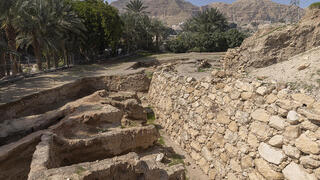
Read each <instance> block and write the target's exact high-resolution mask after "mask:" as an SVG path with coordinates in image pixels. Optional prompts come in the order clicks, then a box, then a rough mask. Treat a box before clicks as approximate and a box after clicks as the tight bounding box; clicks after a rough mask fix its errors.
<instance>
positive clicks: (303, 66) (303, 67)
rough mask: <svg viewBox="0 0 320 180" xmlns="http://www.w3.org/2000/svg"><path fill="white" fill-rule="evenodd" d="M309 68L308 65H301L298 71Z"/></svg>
mask: <svg viewBox="0 0 320 180" xmlns="http://www.w3.org/2000/svg"><path fill="white" fill-rule="evenodd" d="M309 66H310V63H305V64H302V65H300V66H299V67H298V71H302V70H304V69H307V68H308V67H309Z"/></svg>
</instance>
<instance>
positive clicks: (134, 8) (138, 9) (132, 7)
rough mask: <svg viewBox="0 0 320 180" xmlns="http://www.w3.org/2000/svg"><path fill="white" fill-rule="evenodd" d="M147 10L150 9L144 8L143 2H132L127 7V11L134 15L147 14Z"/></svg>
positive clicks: (132, 0)
mask: <svg viewBox="0 0 320 180" xmlns="http://www.w3.org/2000/svg"><path fill="white" fill-rule="evenodd" d="M147 8H148V7H147V6H144V5H143V2H142V1H141V0H131V1H130V2H129V3H128V4H127V5H126V10H127V11H130V12H133V13H146V12H145V11H144V10H145V9H147Z"/></svg>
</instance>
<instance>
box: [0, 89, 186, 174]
mask: <svg viewBox="0 0 320 180" xmlns="http://www.w3.org/2000/svg"><path fill="white" fill-rule="evenodd" d="M34 98H35V97H34ZM38 98H41V96H40V97H38ZM51 98H52V97H51ZM42 100H44V99H38V101H39V102H40V101H42ZM40 104H41V103H40ZM34 108H36V107H34ZM147 115H148V114H147V108H146V107H143V106H142V103H141V101H140V98H139V97H138V95H137V92H135V91H109V90H106V89H105V90H99V91H96V92H94V93H93V94H91V95H88V96H84V97H83V98H80V99H78V100H75V101H73V100H71V102H69V103H67V104H65V105H63V106H62V107H60V108H57V109H54V110H51V109H50V111H48V112H45V113H43V114H36V115H30V116H22V117H18V118H13V119H8V120H6V121H3V123H1V124H0V129H1V131H0V132H1V133H0V145H2V146H0V179H6V180H10V179H29V180H39V179H72V180H73V179H85V180H96V179H110V180H111V179H121V180H123V179H146V180H158V179H159V180H162V179H168V180H169V179H172V180H179V179H185V170H184V167H183V165H182V164H173V165H172V166H171V165H170V166H169V165H168V164H169V163H170V162H171V161H170V160H168V158H166V157H167V155H170V154H172V153H174V152H173V151H172V150H168V149H166V147H163V146H162V145H161V144H160V143H158V140H159V137H160V135H159V132H158V129H157V127H156V126H155V125H151V124H148V123H147Z"/></svg>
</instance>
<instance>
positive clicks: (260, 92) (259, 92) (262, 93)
mask: <svg viewBox="0 0 320 180" xmlns="http://www.w3.org/2000/svg"><path fill="white" fill-rule="evenodd" d="M256 92H257V93H258V94H260V95H261V96H264V95H265V94H266V93H267V87H264V86H262V87H259V88H258V89H257V90H256Z"/></svg>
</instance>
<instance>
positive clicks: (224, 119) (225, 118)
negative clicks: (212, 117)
mask: <svg viewBox="0 0 320 180" xmlns="http://www.w3.org/2000/svg"><path fill="white" fill-rule="evenodd" d="M217 122H218V123H221V124H229V123H230V119H229V117H228V116H227V115H226V113H224V112H220V113H219V114H218V115H217Z"/></svg>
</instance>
